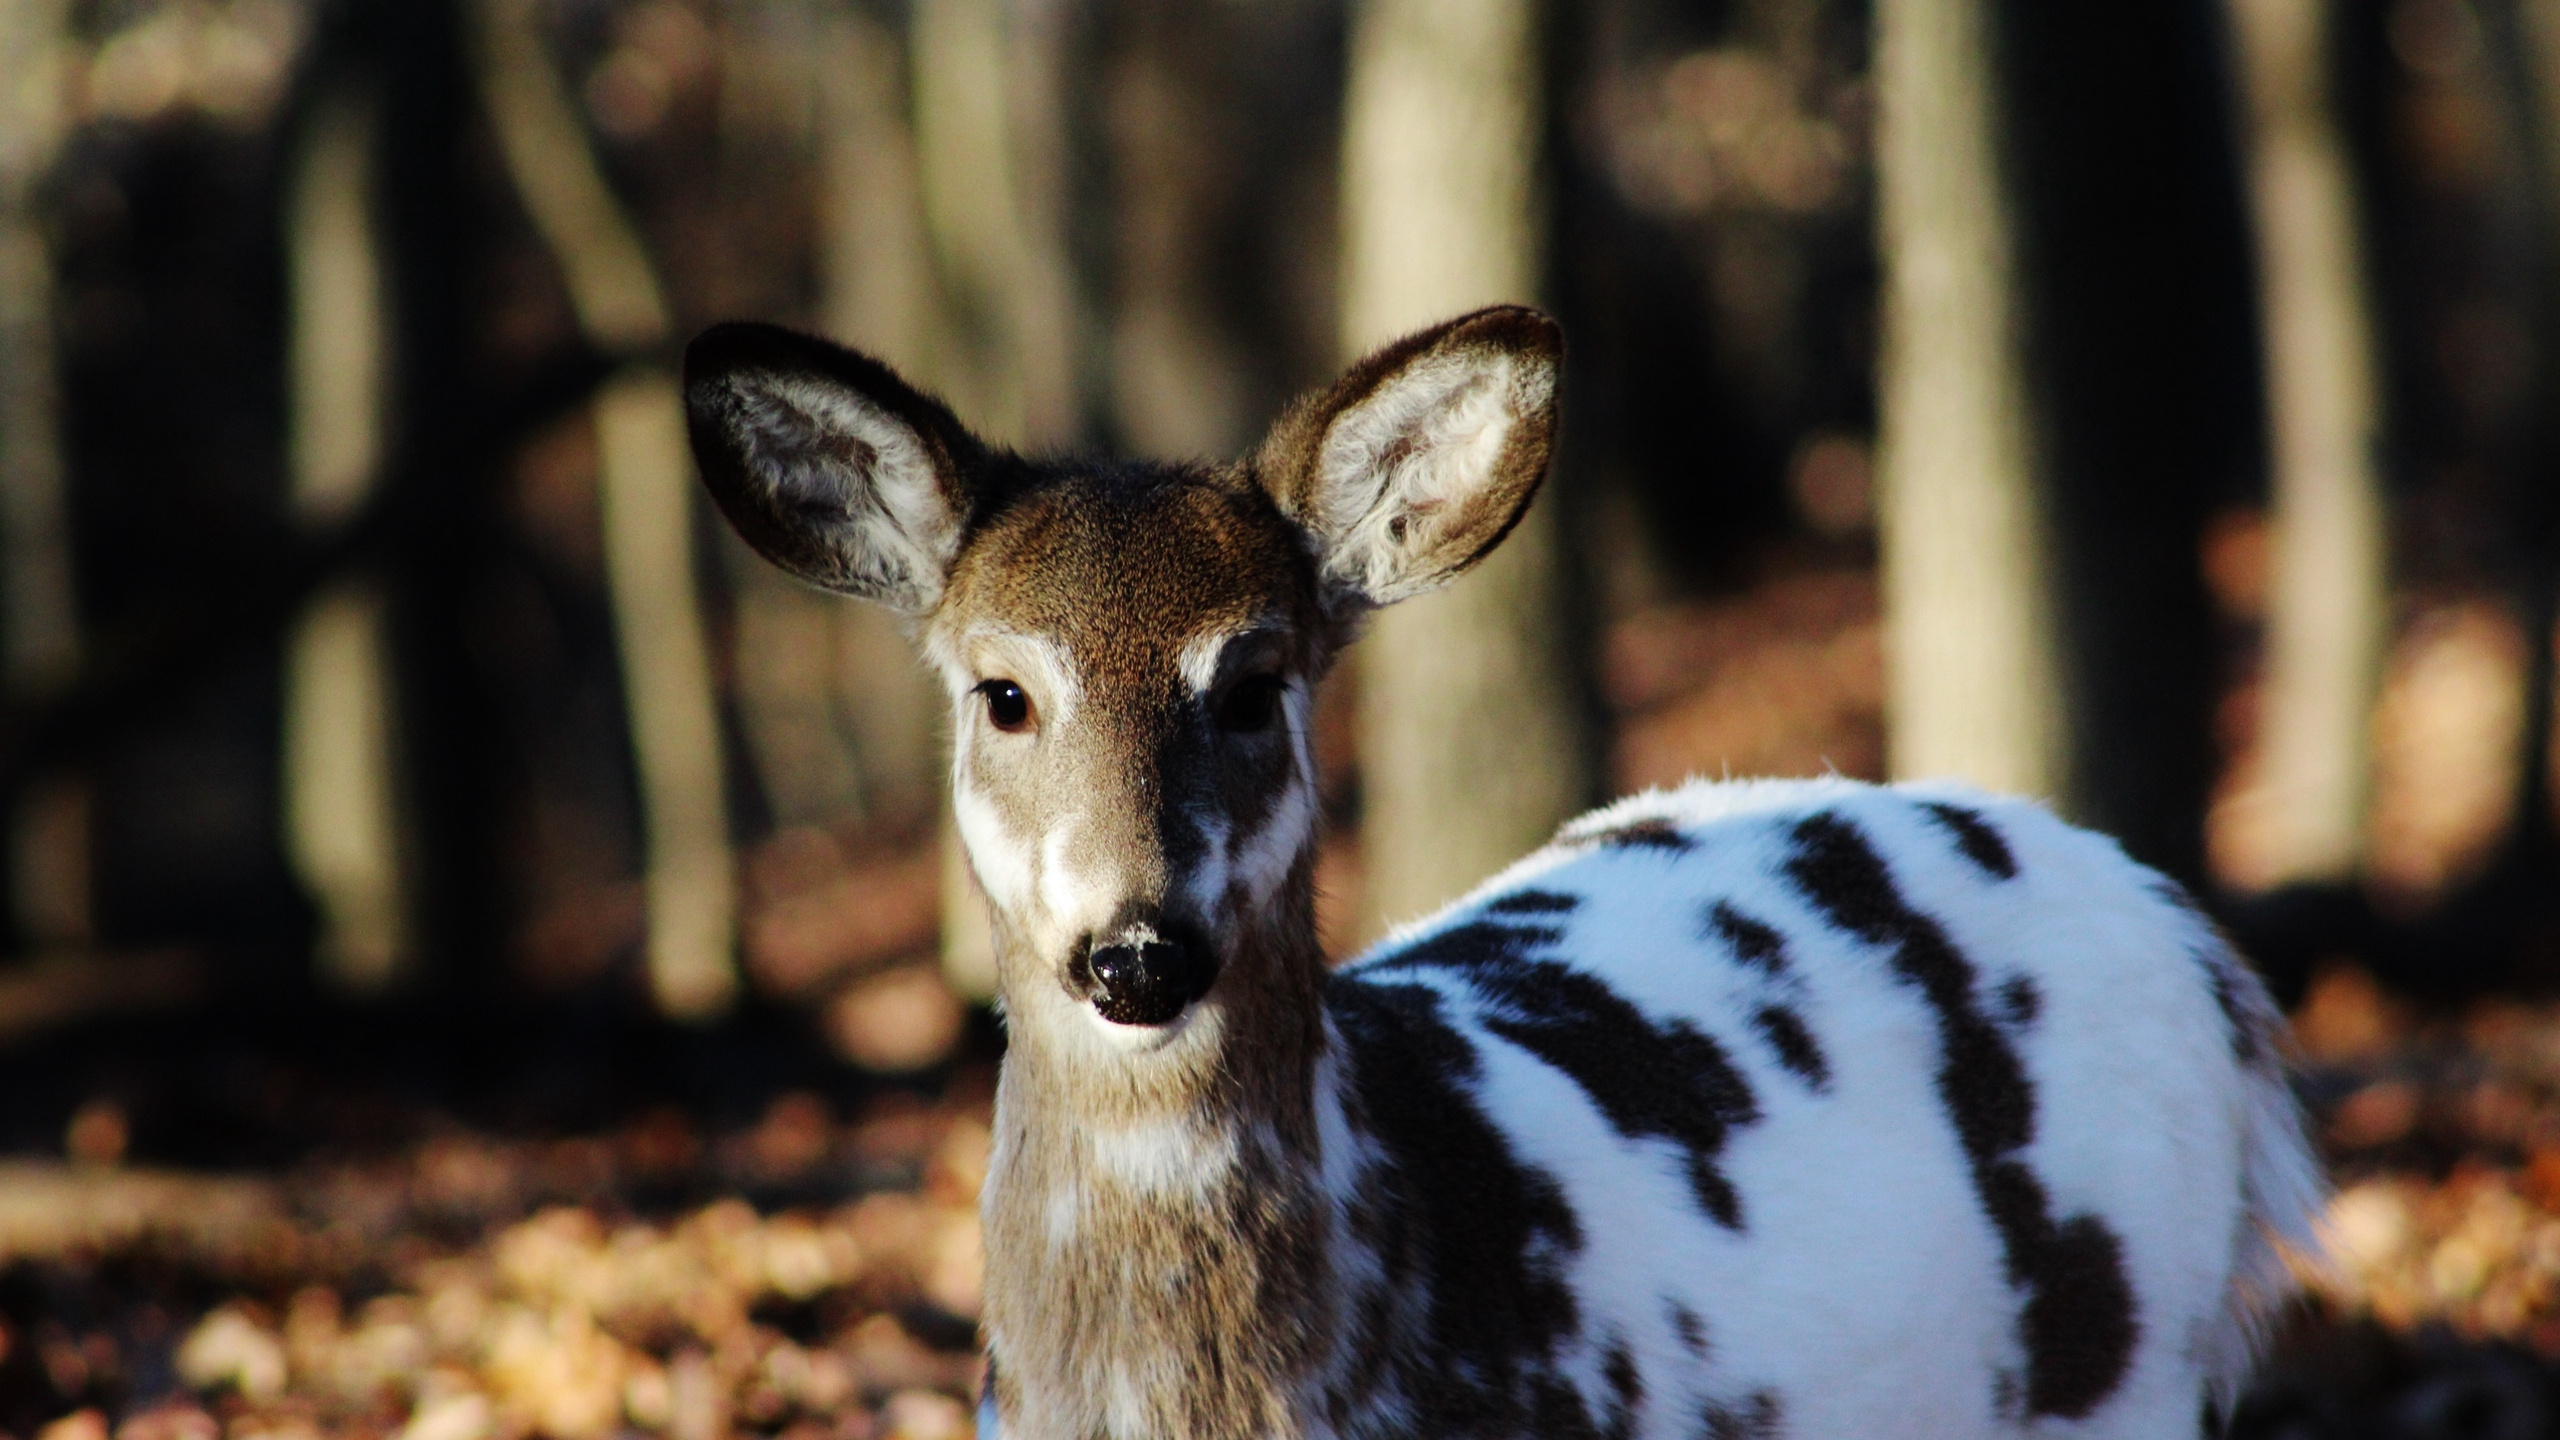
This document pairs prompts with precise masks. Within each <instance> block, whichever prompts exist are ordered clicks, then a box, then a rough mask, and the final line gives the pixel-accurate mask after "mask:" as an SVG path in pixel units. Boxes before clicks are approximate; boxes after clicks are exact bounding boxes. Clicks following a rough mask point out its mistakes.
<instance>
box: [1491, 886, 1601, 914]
mask: <svg viewBox="0 0 2560 1440" xmlns="http://www.w3.org/2000/svg"><path fill="white" fill-rule="evenodd" d="M1581 904H1582V897H1581V896H1579V895H1566V894H1563V893H1560V892H1558V891H1554V890H1514V891H1512V892H1511V893H1510V894H1508V895H1505V896H1503V897H1502V898H1501V899H1499V900H1496V901H1494V902H1493V903H1492V904H1490V905H1487V906H1485V907H1484V908H1485V913H1486V914H1488V915H1563V914H1568V913H1570V912H1571V911H1572V910H1574V909H1575V908H1576V907H1577V906H1579V905H1581Z"/></svg>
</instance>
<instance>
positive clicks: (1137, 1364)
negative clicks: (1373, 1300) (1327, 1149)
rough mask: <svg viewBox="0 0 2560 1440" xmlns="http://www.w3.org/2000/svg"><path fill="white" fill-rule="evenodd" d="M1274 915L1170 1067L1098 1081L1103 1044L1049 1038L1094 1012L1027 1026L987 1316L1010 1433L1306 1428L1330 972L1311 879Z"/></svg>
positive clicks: (1321, 1219)
mask: <svg viewBox="0 0 2560 1440" xmlns="http://www.w3.org/2000/svg"><path fill="white" fill-rule="evenodd" d="M1311 869H1312V865H1311V864H1302V865H1301V866H1300V870H1301V871H1302V872H1307V871H1311ZM1280 908H1281V910H1282V913H1281V914H1279V915H1277V916H1274V917H1271V918H1270V920H1268V921H1266V922H1265V923H1262V924H1257V925H1254V926H1252V927H1251V929H1250V933H1247V934H1244V935H1242V936H1240V937H1238V939H1239V942H1240V943H1239V944H1238V945H1237V946H1236V950H1235V953H1234V956H1233V958H1231V959H1230V960H1229V962H1228V965H1227V970H1226V974H1225V976H1224V978H1223V979H1222V982H1221V985H1220V987H1219V990H1218V992H1216V994H1215V995H1213V1002H1214V1005H1213V1006H1210V1007H1204V1008H1203V1010H1202V1011H1201V1012H1200V1013H1195V1014H1194V1015H1193V1016H1191V1017H1188V1019H1187V1020H1186V1021H1185V1022H1183V1023H1184V1024H1185V1025H1186V1026H1194V1027H1204V1033H1198V1034H1192V1033H1185V1034H1182V1035H1180V1036H1178V1037H1177V1039H1176V1042H1175V1043H1174V1044H1171V1045H1168V1046H1166V1047H1165V1049H1164V1051H1163V1052H1161V1053H1153V1054H1142V1055H1135V1056H1130V1057H1125V1058H1124V1062H1123V1063H1122V1064H1120V1065H1118V1066H1117V1067H1113V1066H1108V1065H1097V1064H1095V1063H1093V1059H1094V1057H1093V1054H1092V1047H1091V1046H1090V1045H1089V1044H1085V1043H1078V1042H1082V1041H1086V1040H1088V1039H1089V1037H1086V1036H1070V1035H1062V1034H1058V1033H1052V1030H1053V1029H1063V1024H1058V1023H1056V1022H1064V1023H1068V1024H1081V1025H1090V1024H1092V1023H1093V1022H1092V1021H1091V1019H1090V1017H1087V1016H1084V1015H1079V1014H1073V1013H1061V1012H1059V1011H1058V1010H1056V1009H1054V1008H1050V1009H1047V1010H1046V1011H1045V1017H1044V1018H1046V1019H1047V1020H1048V1021H1050V1022H1052V1024H1050V1025H1043V1024H1039V1023H1030V1024H1026V1023H1024V1020H1025V1019H1026V1018H1028V1017H1026V1016H1024V1014H1023V1012H1024V1011H1026V1010H1030V1009H1032V1008H1034V1007H1027V1006H1025V1007H1016V1008H1015V1010H1014V1012H1013V1013H1014V1017H1015V1018H1014V1019H1013V1021H1012V1031H1011V1036H1010V1040H1009V1044H1008V1048H1007V1052H1006V1055H1005V1060H1004V1067H1003V1072H1002V1078H1001V1080H1000V1082H999V1085H998V1089H997V1099H996V1131H997V1139H996V1153H995V1157H994V1163H993V1165H992V1166H991V1168H990V1171H989V1174H988V1179H987V1194H986V1199H985V1205H984V1209H985V1219H986V1241H987V1314H986V1320H987V1332H988V1336H989V1340H990V1348H991V1350H992V1353H993V1354H994V1356H995V1359H996V1384H997V1387H998V1394H999V1397H1000V1398H1001V1399H1002V1400H1003V1401H1004V1403H1005V1408H1006V1411H1007V1412H1008V1423H1009V1424H1010V1425H1017V1426H1019V1427H1021V1428H1022V1429H1023V1433H1025V1434H1027V1435H1029V1436H1033V1437H1038V1436H1044V1435H1049V1434H1053V1433H1054V1434H1057V1435H1073V1436H1077V1437H1087V1436H1093V1435H1141V1434H1147V1435H1168V1434H1170V1435H1186V1436H1197V1437H1204V1440H1219V1437H1226V1436H1231V1435H1232V1436H1238V1437H1242V1436H1248V1435H1252V1436H1262V1435H1269V1436H1284V1435H1290V1434H1294V1433H1296V1431H1295V1429H1294V1422H1293V1421H1292V1420H1291V1418H1290V1416H1291V1413H1292V1410H1293V1404H1292V1402H1293V1401H1294V1399H1295V1398H1296V1396H1297V1395H1298V1393H1299V1391H1300V1389H1301V1383H1302V1381H1303V1379H1304V1377H1305V1376H1306V1375H1307V1374H1308V1373H1309V1371H1310V1370H1311V1368H1312V1367H1313V1365H1314V1364H1315V1361H1316V1350H1317V1346H1318V1342H1319V1340H1320V1338H1321V1337H1322V1336H1324V1335H1325V1334H1326V1333H1327V1331H1328V1328H1329V1327H1327V1326H1325V1325H1323V1324H1321V1323H1319V1322H1320V1312H1321V1311H1322V1310H1323V1309H1324V1307H1325V1305H1326V1304H1327V1302H1328V1299H1329V1297H1330V1294H1331V1289H1330V1287H1331V1280H1330V1278H1329V1270H1328V1266H1327V1263H1326V1261H1327V1245H1326V1236H1327V1224H1326V1219H1327V1215H1328V1210H1327V1207H1326V1205H1325V1203H1324V1199H1323V1193H1324V1192H1323V1187H1322V1184H1321V1181H1320V1178H1319V1169H1320V1165H1321V1156H1320V1153H1319V1146H1318V1142H1317V1127H1318V1120H1317V1108H1318V1105H1319V1103H1320V1099H1319V1096H1318V1088H1319V1087H1318V1078H1317V1077H1318V1071H1319V1068H1320V1066H1321V1062H1322V1058H1323V1051H1324V1045H1325V1040H1324V1035H1325V1029H1324V1023H1323V1018H1322V1009H1321V1006H1322V984H1323V978H1324V960H1323V956H1322V954H1321V952H1320V950H1319V949H1318V947H1317V945H1316V942H1315V926H1314V901H1313V891H1312V887H1311V885H1310V884H1309V883H1308V879H1307V876H1306V875H1305V874H1303V873H1302V874H1301V875H1300V876H1299V877H1297V878H1296V879H1294V880H1293V882H1292V883H1291V884H1290V885H1289V886H1288V887H1287V894H1286V896H1285V897H1284V898H1283V901H1282V904H1281V906H1280ZM999 928H1000V929H1001V928H1002V927H1001V926H1000V927H999ZM1128 1062H1135V1063H1128ZM1007 1433H1008V1436H1009V1437H1010V1436H1011V1435H1012V1434H1013V1431H1012V1430H1011V1429H1009V1430H1008V1432H1007Z"/></svg>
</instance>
